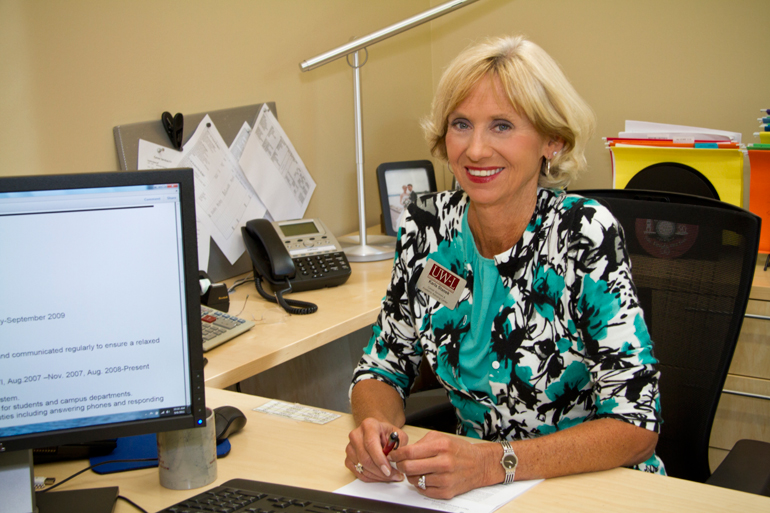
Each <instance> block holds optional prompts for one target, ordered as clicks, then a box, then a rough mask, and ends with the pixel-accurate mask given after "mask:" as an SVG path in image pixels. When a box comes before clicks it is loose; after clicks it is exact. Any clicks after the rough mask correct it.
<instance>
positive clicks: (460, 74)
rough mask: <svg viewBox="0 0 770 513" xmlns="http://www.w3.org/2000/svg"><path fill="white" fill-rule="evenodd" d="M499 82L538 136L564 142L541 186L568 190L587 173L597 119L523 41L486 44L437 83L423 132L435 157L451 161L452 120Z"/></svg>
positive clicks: (548, 61) (555, 68)
mask: <svg viewBox="0 0 770 513" xmlns="http://www.w3.org/2000/svg"><path fill="white" fill-rule="evenodd" d="M485 77H492V78H496V79H498V80H499V81H500V84H501V85H502V88H503V90H504V91H505V94H506V95H507V98H508V100H509V101H510V102H511V105H513V108H514V109H515V110H516V112H517V113H518V114H519V115H523V116H525V117H526V118H527V119H528V120H529V121H530V122H531V123H532V125H533V126H534V127H535V129H536V130H537V132H538V133H539V134H540V135H542V136H543V137H546V138H549V139H556V140H561V141H562V142H563V143H564V147H563V149H562V150H561V151H559V153H558V154H557V155H556V156H555V157H554V158H553V159H552V160H551V165H550V172H547V166H546V162H545V159H543V165H542V167H541V171H540V179H539V184H540V185H541V186H543V187H566V186H567V185H569V183H570V182H571V181H572V180H573V179H575V177H577V175H578V173H579V172H581V171H583V170H585V168H586V159H585V146H586V143H587V142H588V139H589V137H590V136H591V133H592V132H593V127H594V122H595V121H594V119H595V118H594V114H593V111H592V110H591V108H590V107H589V106H588V104H587V103H586V102H585V101H584V100H583V99H582V98H581V97H580V95H579V94H578V93H577V91H575V88H574V87H572V84H570V82H569V80H567V77H566V76H565V75H564V72H562V70H561V68H560V67H559V65H558V64H557V63H556V61H554V60H553V59H552V58H551V56H550V55H548V54H547V53H546V52H545V50H543V49H542V48H540V47H539V46H537V45H536V44H535V43H532V42H531V41H528V40H526V39H524V38H523V37H522V36H516V37H500V38H493V39H488V40H486V41H484V42H482V43H480V44H477V45H475V46H472V47H470V48H468V49H466V50H465V51H463V52H462V53H460V55H458V56H457V57H456V58H455V59H454V60H453V61H452V62H451V63H450V64H449V66H448V67H447V69H446V71H445V72H444V75H443V76H442V77H441V80H440V81H439V85H438V90H437V91H436V95H435V97H434V99H433V105H432V108H431V113H430V115H429V116H428V117H427V118H426V119H425V120H424V121H423V123H422V127H423V130H424V132H425V136H426V139H427V140H428V143H429V144H430V149H431V154H433V156H434V157H436V158H439V159H441V160H443V161H444V162H446V161H447V152H446V133H447V125H448V121H447V120H448V118H449V115H450V114H451V113H452V112H453V111H454V110H455V109H456V108H457V106H458V105H459V104H460V103H462V102H463V100H465V98H467V97H468V95H469V94H470V92H471V90H472V89H473V87H474V86H475V85H476V84H477V83H478V82H479V81H480V80H482V79H483V78H485Z"/></svg>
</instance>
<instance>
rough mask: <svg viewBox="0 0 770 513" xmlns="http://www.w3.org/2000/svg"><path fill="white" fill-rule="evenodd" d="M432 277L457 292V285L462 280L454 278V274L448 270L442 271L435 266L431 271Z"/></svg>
mask: <svg viewBox="0 0 770 513" xmlns="http://www.w3.org/2000/svg"><path fill="white" fill-rule="evenodd" d="M430 276H431V277H432V278H436V279H437V280H438V281H440V282H441V283H443V284H444V285H446V286H447V287H449V288H450V289H452V290H455V289H456V288H457V284H458V283H459V282H460V279H459V278H457V277H456V276H454V275H453V274H452V273H450V272H449V271H447V270H446V269H442V268H441V267H440V266H438V265H434V266H433V267H431V269H430Z"/></svg>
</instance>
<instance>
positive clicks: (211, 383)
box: [205, 260, 393, 388]
mask: <svg viewBox="0 0 770 513" xmlns="http://www.w3.org/2000/svg"><path fill="white" fill-rule="evenodd" d="M350 267H351V270H352V273H351V275H350V278H349V279H348V281H347V282H345V284H343V285H340V286H339V287H332V288H327V289H321V290H312V291H307V292H300V293H296V294H290V295H289V296H288V297H290V298H292V299H298V300H301V301H310V302H312V303H315V304H317V305H318V311H317V312H316V313H314V314H311V315H292V316H288V314H286V313H285V312H284V311H283V310H282V309H281V307H279V306H278V305H276V304H274V303H269V302H268V301H266V300H264V299H263V298H262V297H260V296H259V293H258V292H257V291H256V289H255V287H254V284H253V283H247V284H244V285H241V286H240V287H238V288H237V289H235V291H234V292H233V293H232V294H231V295H230V313H232V314H235V315H238V316H239V317H242V318H244V319H248V320H254V321H256V322H257V325H256V326H254V327H253V328H252V329H251V330H249V331H248V332H247V333H244V334H243V335H241V336H239V337H237V338H235V339H233V340H231V341H229V342H227V343H225V344H222V345H221V346H219V347H216V348H214V349H212V350H211V351H209V352H208V353H206V355H205V356H206V358H208V360H209V363H208V365H206V368H205V377H206V386H208V387H214V388H225V387H228V386H230V385H233V384H235V383H238V382H239V381H242V380H244V379H246V378H249V377H251V376H254V375H255V374H258V373H260V372H262V371H264V370H267V369H270V368H272V367H275V366H277V365H279V364H281V363H284V362H286V361H288V360H291V359H292V358H295V357H297V356H299V355H302V354H304V353H307V352H309V351H312V350H313V349H315V348H318V347H320V346H322V345H324V344H328V343H329V342H331V341H333V340H336V339H338V338H340V337H342V336H344V335H348V334H350V333H352V332H354V331H356V330H358V329H361V328H364V327H366V326H368V325H370V324H372V323H373V322H374V321H375V319H376V318H377V314H378V313H379V311H380V302H381V300H382V298H383V297H384V296H385V291H386V290H387V287H388V283H389V282H390V275H391V271H392V269H393V262H392V261H391V260H384V261H380V262H366V263H352V264H351V265H350ZM239 278H240V277H239ZM234 281H235V280H228V281H227V285H228V286H230V285H232V283H233V282H234ZM247 296H248V298H247ZM244 304H245V309H244V310H243V311H242V312H241V309H242V308H244ZM238 312H241V313H240V314H239V313H238Z"/></svg>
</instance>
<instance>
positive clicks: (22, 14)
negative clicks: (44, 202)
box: [0, 0, 432, 234]
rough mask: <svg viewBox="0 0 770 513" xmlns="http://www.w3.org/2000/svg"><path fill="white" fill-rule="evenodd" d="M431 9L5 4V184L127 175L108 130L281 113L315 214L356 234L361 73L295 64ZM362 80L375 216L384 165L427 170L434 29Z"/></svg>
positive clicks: (336, 0) (172, 1)
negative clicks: (233, 113)
mask: <svg viewBox="0 0 770 513" xmlns="http://www.w3.org/2000/svg"><path fill="white" fill-rule="evenodd" d="M429 6H430V4H429V2H428V0H420V1H415V0H366V1H365V2H364V1H359V0H322V1H311V0H221V1H216V2H214V1H209V0H184V1H181V0H164V1H156V0H130V1H128V0H123V1H116V0H68V1H48V0H33V1H26V0H20V1H17V0H0V120H2V122H0V175H20V174H47V173H70V172H80V171H105V170H114V169H118V163H117V157H116V152H115V144H114V140H113V136H112V128H113V127H114V126H116V125H120V124H126V123H134V122H140V121H147V120H153V119H160V115H161V113H162V112H163V111H165V110H169V111H171V112H172V113H175V112H182V113H185V112H187V113H196V112H203V111H206V110H217V109H223V108H229V107H237V106H241V105H250V104H254V103H259V102H264V101H275V102H276V106H277V110H278V119H279V121H280V122H281V124H282V126H283V128H284V129H285V130H286V132H287V134H288V135H289V137H290V139H291V141H292V143H293V144H294V145H295V147H296V148H297V151H298V152H299V154H300V155H301V157H302V158H303V160H304V162H305V164H306V165H307V167H308V169H309V171H310V173H311V174H312V176H313V178H314V180H315V181H316V182H317V184H318V187H317V188H316V191H315V193H314V195H313V198H312V200H311V203H310V206H309V208H308V211H307V215H308V216H318V217H321V218H322V219H324V221H325V222H326V223H327V224H328V225H329V227H330V228H331V229H332V231H333V232H335V233H337V234H341V233H346V232H350V231H353V230H356V229H357V226H358V209H357V202H356V178H355V151H354V132H353V79H352V76H353V75H352V70H351V68H349V67H348V65H347V64H346V63H345V61H344V59H342V60H338V61H335V62H333V63H330V64H327V65H326V66H324V67H322V68H319V69H317V70H314V71H310V72H306V73H302V72H301V71H300V69H299V63H300V62H301V61H303V60H305V59H308V58H310V57H314V56H315V55H317V54H319V53H321V52H323V51H326V50H329V49H331V48H333V47H336V46H339V45H341V44H343V43H346V42H347V41H348V40H350V39H351V38H352V37H353V36H362V35H365V34H367V33H369V32H373V31H375V30H377V29H380V28H382V27H383V26H385V25H388V24H391V23H395V22H397V21H400V20H401V19H403V18H406V17H408V16H411V15H413V14H415V13H417V12H420V11H423V10H425V9H427V8H429ZM369 53H370V55H369V62H368V63H367V64H366V66H364V68H363V69H362V82H363V101H364V133H365V161H366V163H367V168H368V169H370V170H371V174H370V176H371V178H370V179H369V180H368V182H367V193H368V209H367V210H368V212H369V216H368V217H370V218H371V219H372V224H374V223H375V222H376V221H377V220H378V219H379V211H380V207H379V199H378V194H377V183H376V179H375V178H374V174H373V173H374V170H375V169H376V166H377V165H378V164H379V163H381V162H385V161H392V160H408V159H417V158H426V157H427V156H428V152H427V150H426V149H425V144H424V143H423V138H422V135H421V133H420V131H419V127H418V119H419V117H420V116H422V115H423V112H424V110H425V108H426V107H425V106H426V105H427V104H429V102H430V97H431V94H432V89H431V88H432V85H431V62H430V27H429V25H424V26H422V27H418V28H416V29H414V30H412V31H410V32H409V33H407V34H403V35H401V36H400V37H398V38H393V39H390V40H388V41H384V42H382V43H380V44H378V45H377V46H376V48H373V49H372V50H371V51H370V52H369Z"/></svg>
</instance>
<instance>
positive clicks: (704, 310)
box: [571, 189, 760, 482]
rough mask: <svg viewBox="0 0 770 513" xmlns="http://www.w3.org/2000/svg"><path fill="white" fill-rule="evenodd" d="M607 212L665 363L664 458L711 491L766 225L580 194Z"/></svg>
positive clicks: (633, 198)
mask: <svg viewBox="0 0 770 513" xmlns="http://www.w3.org/2000/svg"><path fill="white" fill-rule="evenodd" d="M571 192H575V193H576V194H580V195H582V196H586V197H589V198H593V199H596V200H598V201H599V202H601V203H603V204H604V205H605V206H607V207H608V208H609V209H610V210H611V211H612V213H613V214H614V215H615V217H616V218H617V219H618V221H619V222H620V224H621V225H622V226H623V231H624V232H625V239H626V247H627V248H628V252H629V254H630V258H631V264H632V275H633V279H634V284H635V285H636V288H637V291H638V294H639V300H640V303H641V306H642V309H643V310H644V313H645V320H646V322H647V326H648V329H649V331H650V335H651V337H652V340H653V343H654V354H655V357H656V358H657V359H658V361H659V362H660V365H659V369H660V373H661V377H660V395H661V415H662V417H663V424H662V426H661V433H660V437H659V440H658V447H657V449H656V451H657V454H658V455H659V456H660V458H661V459H662V460H663V463H664V465H665V466H666V471H667V472H668V474H669V475H670V476H674V477H679V478H683V479H689V480H693V481H699V482H704V481H705V480H706V479H707V478H708V477H709V475H710V474H711V472H710V470H709V463H708V445H709V436H710V433H711V425H712V423H713V421H714V415H715V412H716V408H717V405H718V403H719V398H720V394H721V391H722V387H723V386H724V382H725V378H726V377H727V371H728V369H729V367H730V361H731V360H732V357H733V351H734V349H735V344H736V342H737V340H738V334H739V332H740V329H741V325H742V323H743V316H744V313H745V311H746V304H747V302H748V298H749V292H750V290H751V283H752V280H753V277H754V268H755V266H756V260H757V253H758V251H759V230H760V219H759V218H758V217H757V216H755V215H754V214H752V213H750V212H747V211H745V210H743V209H741V208H738V207H735V206H733V205H730V204H728V203H723V202H721V201H717V200H712V199H708V198H703V197H699V196H691V195H684V194H675V193H667V192H659V191H640V190H627V189H625V190H623V189H620V190H619V189H612V190H590V191H589V190H584V191H571Z"/></svg>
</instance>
